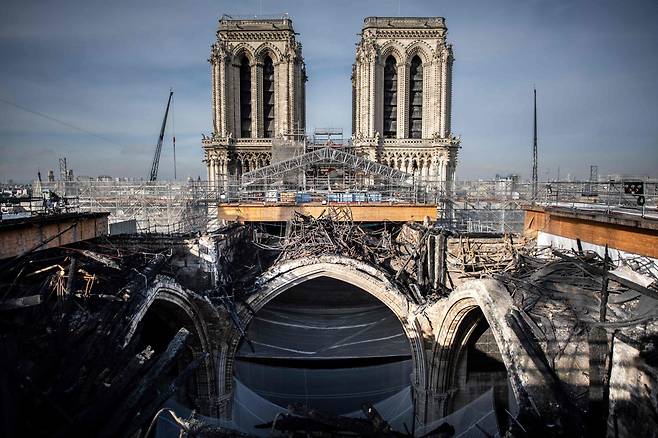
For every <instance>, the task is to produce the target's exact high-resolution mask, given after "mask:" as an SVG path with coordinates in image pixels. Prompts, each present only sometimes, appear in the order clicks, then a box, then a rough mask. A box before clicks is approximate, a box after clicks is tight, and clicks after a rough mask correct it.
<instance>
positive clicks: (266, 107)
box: [263, 56, 274, 138]
mask: <svg viewBox="0 0 658 438" xmlns="http://www.w3.org/2000/svg"><path fill="white" fill-rule="evenodd" d="M263 123H264V127H265V138H272V137H274V64H273V63H272V58H270V57H269V56H266V57H265V62H264V63H263Z"/></svg>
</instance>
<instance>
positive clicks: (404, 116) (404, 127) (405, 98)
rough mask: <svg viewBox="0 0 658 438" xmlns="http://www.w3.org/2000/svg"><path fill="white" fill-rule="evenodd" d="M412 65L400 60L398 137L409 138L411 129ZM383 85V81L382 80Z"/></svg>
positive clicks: (398, 71) (398, 69)
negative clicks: (410, 76)
mask: <svg viewBox="0 0 658 438" xmlns="http://www.w3.org/2000/svg"><path fill="white" fill-rule="evenodd" d="M410 67H411V65H410V64H408V63H406V62H402V61H401V62H399V63H398V65H397V75H398V113H397V119H398V120H397V135H396V138H408V137H409V134H408V130H409V117H410V115H409V90H410V88H409V71H410ZM382 86H383V82H382Z"/></svg>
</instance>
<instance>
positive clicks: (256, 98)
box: [251, 61, 264, 138]
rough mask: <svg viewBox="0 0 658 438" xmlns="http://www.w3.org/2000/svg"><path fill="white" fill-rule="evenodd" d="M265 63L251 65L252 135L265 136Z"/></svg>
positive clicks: (259, 62) (258, 62) (253, 136)
mask: <svg viewBox="0 0 658 438" xmlns="http://www.w3.org/2000/svg"><path fill="white" fill-rule="evenodd" d="M263 126H264V124H263V63H262V61H257V62H254V64H253V65H252V66H251V137H252V138H259V137H263Z"/></svg>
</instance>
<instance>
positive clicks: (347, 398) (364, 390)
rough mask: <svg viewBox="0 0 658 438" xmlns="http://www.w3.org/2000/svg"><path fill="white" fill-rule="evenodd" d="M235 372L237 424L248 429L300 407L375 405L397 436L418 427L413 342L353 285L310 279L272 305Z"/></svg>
mask: <svg viewBox="0 0 658 438" xmlns="http://www.w3.org/2000/svg"><path fill="white" fill-rule="evenodd" d="M233 370H234V379H235V380H234V388H235V390H234V404H233V406H234V412H233V420H234V421H236V423H238V424H239V425H241V426H242V427H243V428H246V429H249V428H250V427H253V426H254V425H255V424H254V423H258V422H259V421H260V420H265V421H262V423H265V422H267V421H271V420H272V418H274V416H275V415H276V413H277V412H284V411H286V408H287V406H288V405H291V404H295V403H300V404H302V405H305V406H308V407H312V408H316V409H320V410H323V411H329V412H333V413H335V414H339V415H347V414H352V415H355V414H358V413H359V412H360V409H361V405H362V403H364V402H370V403H373V404H374V405H375V407H376V408H377V409H378V411H379V412H380V413H381V414H382V416H384V418H385V419H386V420H387V421H389V422H390V423H391V424H392V425H393V426H394V427H395V428H396V429H398V430H404V426H403V423H406V424H407V425H408V426H409V425H410V424H411V421H412V420H411V415H412V411H413V409H412V399H411V385H412V378H411V376H412V373H413V359H412V351H411V346H410V342H409V339H408V338H407V334H406V333H405V330H404V329H403V327H402V324H401V323H400V321H399V320H398V318H397V316H396V315H395V314H394V313H393V312H392V311H391V309H389V307H387V306H386V305H385V304H384V303H383V302H381V301H380V300H378V299H377V298H375V297H374V296H373V295H371V294H370V293H368V292H366V291H365V290H363V289H361V288H359V287H357V286H355V285H353V284H350V283H348V282H346V281H341V280H338V279H335V278H331V277H325V276H319V277H315V278H311V279H307V280H305V281H303V282H300V283H297V284H295V285H294V286H293V287H291V288H289V289H287V290H286V291H284V292H282V293H281V294H279V295H278V296H276V298H274V299H272V300H271V301H269V302H267V303H266V304H265V305H264V306H263V307H262V308H260V310H258V311H257V312H256V313H255V315H254V316H253V318H252V320H251V322H250V324H249V326H248V329H247V336H246V337H245V338H244V339H243V340H242V341H241V343H240V345H239V346H238V350H237V352H236V356H235V364H234V367H233Z"/></svg>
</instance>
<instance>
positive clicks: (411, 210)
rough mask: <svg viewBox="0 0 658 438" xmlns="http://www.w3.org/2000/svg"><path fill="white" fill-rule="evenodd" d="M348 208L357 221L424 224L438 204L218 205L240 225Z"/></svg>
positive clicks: (226, 217)
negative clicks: (241, 223) (297, 213)
mask: <svg viewBox="0 0 658 438" xmlns="http://www.w3.org/2000/svg"><path fill="white" fill-rule="evenodd" d="M332 207H333V208H345V209H349V210H350V211H351V213H352V219H353V220H354V221H355V222H384V221H388V222H407V221H414V222H422V221H423V220H424V219H425V217H426V216H429V218H430V219H431V220H432V221H433V220H435V219H436V212H437V210H436V205H428V204H374V203H369V204H329V205H322V204H317V203H308V204H298V205H281V204H219V205H218V206H217V215H218V218H219V219H220V220H222V219H223V220H227V221H239V222H285V221H287V220H289V219H291V218H292V217H293V215H294V212H299V213H303V214H308V215H311V216H313V217H319V216H320V215H321V214H322V212H323V211H325V210H326V209H327V208H332Z"/></svg>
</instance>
